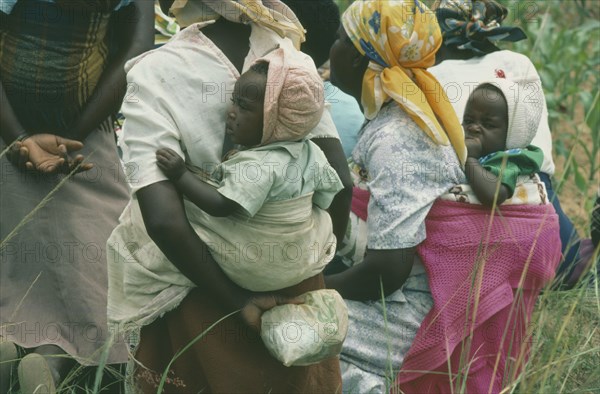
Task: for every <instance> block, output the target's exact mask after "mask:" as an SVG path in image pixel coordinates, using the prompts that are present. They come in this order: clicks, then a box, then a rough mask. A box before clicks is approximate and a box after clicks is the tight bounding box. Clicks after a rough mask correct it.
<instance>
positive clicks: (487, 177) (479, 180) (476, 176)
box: [465, 157, 510, 207]
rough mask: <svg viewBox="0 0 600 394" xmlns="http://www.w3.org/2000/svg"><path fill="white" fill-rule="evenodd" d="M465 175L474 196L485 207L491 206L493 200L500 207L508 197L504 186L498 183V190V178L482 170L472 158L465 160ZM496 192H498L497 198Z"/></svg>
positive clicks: (477, 161)
mask: <svg viewBox="0 0 600 394" xmlns="http://www.w3.org/2000/svg"><path fill="white" fill-rule="evenodd" d="M465 175H466V176H467V179H468V180H469V184H470V185H471V187H472V188H473V191H474V192H475V195H476V196H477V198H478V199H479V201H481V203H482V204H483V205H485V206H488V207H491V206H493V204H494V200H495V202H496V205H500V204H502V203H503V202H504V201H506V199H507V198H508V197H510V196H509V191H508V188H507V187H506V186H504V185H503V184H502V183H500V187H499V188H498V183H499V182H500V179H499V177H497V176H496V175H494V174H493V173H491V172H490V171H488V170H486V169H485V168H483V167H482V166H481V164H480V163H479V160H478V159H476V158H474V157H468V158H467V162H466V164H465ZM496 190H498V193H497V197H496Z"/></svg>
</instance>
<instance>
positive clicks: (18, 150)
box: [0, 81, 92, 173]
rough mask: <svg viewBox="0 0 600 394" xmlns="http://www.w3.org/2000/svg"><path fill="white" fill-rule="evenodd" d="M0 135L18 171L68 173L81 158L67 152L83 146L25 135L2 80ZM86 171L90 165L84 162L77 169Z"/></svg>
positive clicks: (50, 137)
mask: <svg viewBox="0 0 600 394" xmlns="http://www.w3.org/2000/svg"><path fill="white" fill-rule="evenodd" d="M0 136H1V137H2V139H3V140H4V143H5V144H6V145H11V144H12V146H11V149H10V150H9V152H8V153H7V157H8V159H9V160H10V161H11V162H12V163H13V164H14V165H15V166H17V168H19V169H21V170H34V169H35V170H38V171H40V172H45V173H52V172H65V173H68V172H70V171H71V170H73V168H75V167H77V166H78V165H80V164H81V163H82V162H83V159H84V158H83V156H82V155H77V156H75V157H74V158H70V157H69V155H68V153H69V152H73V151H77V150H80V149H81V148H83V144H82V143H81V142H79V141H75V140H70V139H68V138H62V137H59V136H56V135H53V134H35V135H33V136H28V135H27V132H26V130H25V129H24V127H23V126H22V125H21V122H19V119H17V116H16V114H15V113H14V111H13V109H12V106H11V105H10V102H9V101H8V97H7V96H6V92H5V91H4V86H3V85H2V81H0ZM17 139H19V140H18V141H17ZM90 168H92V165H91V164H89V163H87V164H83V165H82V166H81V168H80V169H81V170H82V171H85V170H88V169H90Z"/></svg>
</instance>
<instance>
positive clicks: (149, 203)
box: [109, 1, 347, 393]
mask: <svg viewBox="0 0 600 394" xmlns="http://www.w3.org/2000/svg"><path fill="white" fill-rule="evenodd" d="M181 3H185V2H178V4H179V5H181ZM191 3H195V5H199V6H201V8H202V11H201V12H200V14H199V15H198V17H199V18H200V19H194V21H204V22H205V23H195V24H191V25H188V26H187V27H186V28H185V29H183V30H182V31H181V32H180V33H179V34H177V35H175V36H174V37H173V38H172V39H171V40H170V41H169V42H168V43H167V44H165V45H163V46H162V47H160V48H159V49H157V50H155V51H152V52H149V53H147V54H146V55H145V56H142V57H139V58H137V59H136V60H134V61H132V62H130V63H129V64H128V73H127V77H128V80H129V81H130V82H132V83H133V84H134V86H136V87H138V88H139V90H138V91H136V94H135V100H129V101H126V102H125V103H124V105H123V113H124V114H125V116H126V121H125V125H124V130H123V133H124V141H125V144H126V145H127V147H128V148H129V149H128V150H127V156H126V160H127V161H129V162H130V163H131V165H132V166H135V167H134V168H136V169H137V171H136V172H135V173H134V174H132V176H131V179H132V183H131V185H132V189H133V194H132V199H131V202H130V207H132V210H135V212H136V214H137V215H141V216H140V217H141V220H140V221H137V223H140V225H138V226H136V228H135V231H136V232H137V233H136V234H135V237H140V238H139V239H146V240H148V241H149V242H150V243H151V242H154V243H155V244H156V246H158V248H159V249H160V252H161V253H163V254H164V255H165V256H166V257H167V258H168V259H169V261H170V262H171V263H172V264H173V265H174V266H175V267H176V268H177V273H176V275H161V274H160V273H159V274H157V275H155V276H154V277H153V281H152V282H151V283H149V284H148V288H147V289H144V291H146V292H149V291H152V289H153V288H154V289H157V291H156V297H157V301H158V302H159V304H160V306H161V307H160V308H147V309H146V310H145V311H144V313H145V315H144V319H140V320H137V321H138V323H139V324H140V327H137V328H139V332H140V336H139V337H138V338H136V337H135V336H133V337H131V338H130V339H131V342H132V343H133V344H137V347H136V349H135V353H134V360H132V362H131V367H132V369H131V370H130V372H131V373H132V382H133V383H134V384H135V385H136V386H137V388H138V390H139V391H142V392H155V391H156V388H157V385H158V381H159V380H160V377H161V375H162V373H163V371H164V370H165V368H167V366H170V371H169V374H168V376H167V377H168V380H167V383H166V386H165V389H166V390H168V391H169V392H181V393H189V392H202V391H204V392H241V391H245V392H334V391H335V390H336V389H337V388H338V387H339V385H340V374H339V365H338V362H337V360H335V359H332V360H326V361H324V362H321V363H319V364H316V365H311V366H307V367H289V368H288V367H285V366H284V365H283V364H282V363H281V362H279V361H278V360H276V359H275V358H273V357H272V356H271V355H270V354H269V352H268V350H267V349H266V347H265V346H264V344H263V342H262V340H261V338H260V336H259V335H258V333H257V332H256V330H255V329H253V328H254V327H257V326H260V323H261V315H262V313H263V311H265V310H267V309H270V308H271V307H273V306H275V305H277V304H281V303H285V302H286V301H289V297H293V296H296V295H299V294H302V293H305V292H307V291H310V290H317V289H322V288H323V287H324V281H323V276H322V275H321V274H317V275H314V276H313V277H311V278H308V279H306V280H304V281H302V282H301V283H299V284H297V285H294V286H291V287H288V288H285V289H283V290H279V291H274V292H268V293H256V292H251V291H248V290H246V289H243V288H241V287H240V286H238V285H236V284H235V283H234V282H232V281H231V280H230V279H229V278H228V277H227V276H226V275H225V273H224V272H223V271H222V270H221V268H220V267H219V265H218V264H217V263H216V261H215V260H214V259H213V258H212V256H211V254H210V251H209V248H208V247H207V245H206V243H204V242H202V241H201V239H200V238H199V237H198V236H197V234H196V233H195V231H194V230H193V228H192V226H191V225H190V223H189V221H188V217H187V214H188V212H190V211H188V209H187V208H188V207H189V205H188V206H184V203H183V200H182V199H181V197H180V196H179V193H178V191H177V189H176V187H175V185H174V184H173V183H172V182H171V181H170V180H169V179H168V178H167V177H166V176H165V175H164V174H163V173H162V172H161V170H160V168H159V167H158V165H157V161H156V150H157V149H160V148H170V149H172V150H174V151H175V152H177V154H178V155H179V156H181V157H185V158H186V162H188V163H190V164H192V165H194V166H196V167H200V168H203V169H205V170H209V169H212V168H214V167H215V166H216V165H218V163H220V162H221V157H222V154H223V151H228V150H229V149H228V148H227V142H228V140H227V139H226V138H225V137H226V135H225V129H226V127H225V124H226V119H227V104H228V102H229V98H230V97H231V93H232V92H233V87H234V84H235V82H236V80H237V78H238V77H239V75H240V73H241V72H242V70H246V69H248V67H249V66H250V65H251V64H252V63H253V62H254V60H256V59H257V58H260V57H262V56H264V55H265V54H266V53H268V52H270V51H272V50H273V49H274V48H276V47H277V46H278V45H279V46H280V47H285V48H287V49H289V50H292V51H297V48H298V47H299V42H300V41H301V38H302V29H301V28H300V27H299V26H298V25H299V22H297V20H296V18H295V15H294V14H293V13H292V12H291V11H290V10H289V9H287V7H285V5H284V4H282V3H280V2H278V1H269V4H270V5H277V6H278V7H279V8H278V9H279V10H280V11H282V12H281V13H280V12H277V11H276V10H274V9H270V8H267V7H265V6H263V5H262V4H261V2H253V3H252V4H253V5H255V7H242V6H241V5H240V3H238V2H235V1H221V2H212V1H205V2H202V1H195V2H191ZM211 7H213V8H211ZM184 9H185V8H184ZM219 12H223V15H221V14H219ZM249 12H250V13H251V14H248V13H249ZM252 13H253V14H252ZM179 15H181V14H179ZM289 18H291V21H290V19H289ZM244 21H246V22H247V21H251V22H249V23H248V24H242V23H240V22H244ZM293 21H296V23H293ZM326 38H327V37H323V38H322V39H326ZM298 56H304V57H305V58H306V59H307V60H310V59H308V57H307V56H306V55H303V54H301V53H298ZM313 67H314V66H313ZM330 124H331V118H330V116H329V115H328V113H327V112H326V111H325V112H324V113H323V116H322V118H321V120H320V122H319V124H318V125H317V126H316V127H315V129H314V130H313V131H312V132H311V135H312V137H313V141H314V140H316V139H317V138H314V137H326V136H328V137H333V138H319V140H320V141H319V143H321V142H324V141H323V140H326V141H325V144H322V145H319V143H317V145H319V146H320V147H321V149H322V150H323V152H324V153H325V156H326V157H327V159H328V161H329V162H330V163H332V162H334V161H335V157H336V156H337V157H341V158H342V160H343V151H342V148H341V145H340V143H339V141H338V140H337V139H336V138H334V137H335V130H331V129H330V127H329V125H330ZM326 145H328V146H326ZM336 152H337V153H336ZM332 158H333V160H332ZM332 166H333V168H334V169H335V168H338V169H339V170H340V171H338V175H340V174H341V175H340V178H341V179H342V180H343V179H344V178H345V177H347V174H343V171H344V169H345V171H346V172H347V168H345V167H341V166H336V165H332ZM338 196H339V193H338ZM336 199H337V196H336ZM338 204H339V203H338V202H336V200H334V201H333V202H332V206H334V205H338ZM338 207H339V205H338ZM132 210H129V211H126V212H125V213H124V215H125V214H129V212H131V211H132ZM332 211H333V210H332V209H331V208H330V212H332ZM335 216H336V215H332V222H333V224H334V226H333V228H334V232H335V222H336V221H335ZM345 216H346V218H347V213H346V215H345ZM121 219H123V217H122V218H121ZM109 247H112V248H113V249H115V248H121V249H120V251H121V252H124V254H125V256H126V257H127V259H126V260H125V261H124V262H123V265H124V266H125V268H126V269H135V266H136V265H138V264H137V261H136V258H138V256H140V254H143V253H144V250H143V248H140V249H137V248H136V247H137V245H136V244H121V243H119V244H113V245H109ZM124 248H126V249H124ZM127 252H129V253H127ZM129 254H130V255H129ZM181 273H183V275H185V277H183V278H182V276H181ZM109 275H111V279H112V278H113V276H112V273H111V274H109ZM118 275H119V273H116V275H115V277H114V279H115V280H114V282H113V281H112V280H111V282H110V283H119V281H120V280H122V277H121V278H120V277H119V276H118ZM169 281H173V282H171V283H169V285H168V286H166V287H167V289H166V291H163V290H165V286H164V282H169ZM190 281H191V282H193V283H194V284H195V285H196V286H197V287H195V288H194V289H192V290H191V291H189V292H186V290H188V289H189V282H190ZM152 286H155V287H152ZM110 293H111V289H110V286H109V294H110ZM112 305H115V306H116V307H117V308H118V306H119V304H118V303H113V304H112ZM154 305H156V304H154ZM149 306H150V305H149ZM117 308H115V310H112V311H109V314H110V313H117V314H118V313H120V312H121V311H120V310H118V309H117ZM240 309H241V310H242V311H241V313H240V314H237V315H236V316H231V317H229V318H227V319H225V320H222V321H221V320H220V319H222V318H223V317H225V316H228V315H229V314H232V313H233V312H235V311H237V310H240ZM167 310H168V312H166V311H167ZM165 312H166V313H165ZM213 324H214V327H213V328H212V330H211V331H210V334H209V335H206V336H205V337H203V338H202V340H200V341H198V342H196V343H195V344H194V345H193V346H192V347H191V348H190V349H189V350H188V351H186V352H185V353H183V354H182V355H181V356H180V357H179V358H178V359H177V360H176V361H175V362H174V363H173V364H170V361H171V359H172V358H173V356H174V355H175V354H176V353H177V352H178V351H179V350H180V349H181V348H182V347H184V346H186V345H187V344H189V343H190V342H191V341H192V340H194V338H196V337H197V336H198V335H199V334H201V333H202V332H204V331H206V330H207V329H208V328H209V327H211V326H212V325H213ZM131 328H132V329H133V330H134V331H135V328H134V327H131ZM137 339H139V343H138V341H137Z"/></svg>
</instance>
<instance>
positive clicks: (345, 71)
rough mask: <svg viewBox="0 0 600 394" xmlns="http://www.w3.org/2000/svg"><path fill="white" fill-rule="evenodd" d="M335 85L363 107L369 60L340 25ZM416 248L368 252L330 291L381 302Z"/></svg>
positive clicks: (333, 60)
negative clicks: (363, 86)
mask: <svg viewBox="0 0 600 394" xmlns="http://www.w3.org/2000/svg"><path fill="white" fill-rule="evenodd" d="M329 57H330V64H331V82H332V83H333V84H334V85H335V86H337V87H338V88H340V89H341V90H342V91H344V92H346V93H347V94H350V95H352V96H353V97H354V98H355V99H356V101H357V102H358V103H359V104H360V102H361V94H362V79H363V76H364V74H365V71H366V69H367V66H368V64H369V61H368V59H367V58H366V57H365V56H363V55H361V53H360V52H359V51H358V50H357V49H356V48H355V47H354V44H352V42H350V40H349V39H348V36H347V34H346V31H345V30H344V28H343V27H341V26H340V29H339V30H338V37H337V40H336V42H335V43H334V44H333V46H332V47H331V51H330V53H329ZM414 255H415V248H414V247H413V248H405V249H390V250H376V249H368V250H367V253H366V255H365V258H364V260H363V261H362V263H360V264H356V265H354V266H352V267H350V268H349V269H347V270H346V271H343V272H341V273H338V274H334V275H329V276H327V277H325V283H326V284H327V287H328V288H331V289H335V290H337V291H338V292H339V293H340V294H341V295H342V297H344V298H345V299H350V300H377V299H380V298H381V293H382V291H383V294H384V295H385V296H387V295H389V294H392V293H393V292H395V291H396V290H398V289H399V288H400V287H402V285H403V284H404V282H405V281H406V279H407V278H408V275H409V274H410V271H411V269H412V265H413V259H414Z"/></svg>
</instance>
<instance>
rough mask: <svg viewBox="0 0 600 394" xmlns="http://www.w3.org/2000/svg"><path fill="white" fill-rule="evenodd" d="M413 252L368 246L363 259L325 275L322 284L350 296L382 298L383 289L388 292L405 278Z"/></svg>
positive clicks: (360, 299) (396, 288)
mask: <svg viewBox="0 0 600 394" xmlns="http://www.w3.org/2000/svg"><path fill="white" fill-rule="evenodd" d="M414 254H415V248H408V249H393V250H368V252H367V254H366V256H365V259H364V260H363V262H362V263H360V264H356V265H354V266H352V267H351V268H349V269H347V270H346V271H344V272H341V273H339V274H334V275H329V276H327V277H325V284H326V285H327V288H330V289H335V290H337V291H338V292H339V293H340V294H341V295H342V297H343V298H345V299H349V300H357V301H365V300H376V299H379V298H381V292H382V291H383V294H384V295H385V296H388V295H390V294H392V293H393V292H395V291H396V290H398V289H399V288H400V287H402V285H403V284H404V282H405V281H406V278H408V275H409V274H410V271H411V270H412V266H413V259H414ZM382 286H383V289H382Z"/></svg>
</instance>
